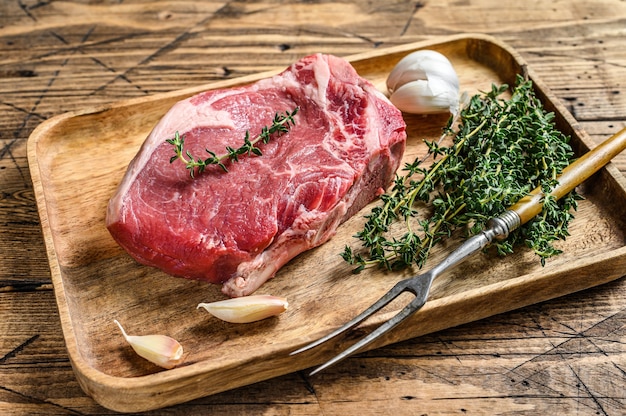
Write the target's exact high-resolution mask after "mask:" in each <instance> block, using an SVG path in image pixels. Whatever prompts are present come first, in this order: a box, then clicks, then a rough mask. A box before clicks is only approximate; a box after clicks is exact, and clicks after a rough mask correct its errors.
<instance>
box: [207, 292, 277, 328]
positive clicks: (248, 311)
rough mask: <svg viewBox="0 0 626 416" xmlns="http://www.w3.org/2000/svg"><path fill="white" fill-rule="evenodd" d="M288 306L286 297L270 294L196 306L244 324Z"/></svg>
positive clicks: (222, 318)
mask: <svg viewBox="0 0 626 416" xmlns="http://www.w3.org/2000/svg"><path fill="white" fill-rule="evenodd" d="M288 306H289V303H288V302H287V300H286V299H284V298H279V297H276V296H270V295H251V296H242V297H239V298H232V299H226V300H220V301H217V302H211V303H200V304H198V308H204V309H206V310H207V311H208V312H209V313H210V314H211V315H213V316H215V317H216V318H219V319H221V320H223V321H226V322H231V323H235V324H245V323H249V322H255V321H260V320H261V319H265V318H269V317H271V316H276V315H280V314H281V313H283V312H285V311H286V310H287V307H288Z"/></svg>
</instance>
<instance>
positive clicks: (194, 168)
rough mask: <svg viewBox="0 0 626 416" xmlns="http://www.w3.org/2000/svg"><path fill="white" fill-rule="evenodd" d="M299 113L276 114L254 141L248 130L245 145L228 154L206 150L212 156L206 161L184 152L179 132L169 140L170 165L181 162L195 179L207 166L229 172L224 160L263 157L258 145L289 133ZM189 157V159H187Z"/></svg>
mask: <svg viewBox="0 0 626 416" xmlns="http://www.w3.org/2000/svg"><path fill="white" fill-rule="evenodd" d="M297 113H298V107H296V108H294V110H293V111H292V112H289V111H285V113H284V114H280V113H276V114H275V115H274V120H273V121H272V124H271V125H270V126H269V127H268V126H263V128H262V129H261V133H259V135H258V136H256V137H255V138H254V139H250V132H249V131H247V130H246V133H245V136H244V139H243V140H244V141H243V145H242V146H241V147H239V148H237V149H235V148H233V147H230V146H227V147H226V153H224V154H221V155H217V154H216V153H215V152H212V151H211V150H209V149H205V150H206V152H207V153H208V154H209V155H210V156H209V157H208V158H206V159H202V158H200V157H198V158H195V157H194V156H192V155H191V152H190V151H189V150H186V151H185V150H183V148H184V146H185V138H184V136H180V134H179V133H178V132H176V133H175V134H174V138H173V139H167V140H166V141H167V143H169V144H171V145H172V146H174V153H175V154H174V156H172V157H171V158H170V163H174V162H175V161H176V160H181V161H182V162H183V163H184V164H185V166H186V168H187V169H189V175H190V176H191V177H192V178H193V177H195V175H196V173H198V174H200V173H202V172H204V170H205V169H206V168H207V166H210V165H217V166H219V167H220V168H222V169H223V170H224V172H228V169H227V168H226V165H225V164H224V160H230V161H232V162H238V161H239V156H242V155H245V154H247V155H248V156H250V155H251V154H253V155H255V156H261V155H262V154H263V153H262V152H261V149H259V148H258V147H257V146H256V145H257V143H259V142H263V143H265V144H267V143H269V141H270V139H271V138H272V137H273V136H274V135H280V134H283V133H286V132H288V131H289V129H290V128H291V127H292V126H294V125H295V124H296V122H295V120H294V116H295V115H296V114H297ZM185 155H187V157H188V158H189V159H187V158H185Z"/></svg>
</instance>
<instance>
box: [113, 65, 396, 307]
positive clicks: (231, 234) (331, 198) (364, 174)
mask: <svg viewBox="0 0 626 416" xmlns="http://www.w3.org/2000/svg"><path fill="white" fill-rule="evenodd" d="M296 107H297V108H299V111H298V113H297V115H296V116H295V121H296V124H295V126H293V127H292V128H291V129H290V130H289V132H288V133H286V134H284V135H281V136H280V137H278V138H275V139H273V140H271V141H270V142H269V143H267V144H260V145H259V147H260V148H261V150H262V152H263V155H262V156H242V157H241V158H240V161H239V162H237V163H234V162H227V167H228V172H227V173H226V172H223V171H222V170H221V169H220V168H218V167H217V166H212V167H209V168H208V169H207V170H206V171H205V172H203V173H201V174H198V175H196V176H195V178H191V177H190V175H189V171H188V170H187V169H185V166H184V164H183V163H179V162H175V163H172V164H170V162H169V160H170V157H171V156H172V155H173V147H172V145H170V144H168V143H166V139H169V138H172V137H173V136H174V133H175V132H177V131H178V132H179V133H180V134H181V135H182V136H184V138H185V148H186V149H188V150H190V151H191V153H192V154H193V155H194V156H198V155H204V156H202V157H208V156H207V154H206V152H205V149H209V150H213V151H215V152H216V153H218V154H220V153H223V149H224V148H225V147H226V146H231V147H233V148H237V147H240V146H241V144H242V143H243V137H244V134H245V132H246V131H249V132H250V134H251V137H254V136H255V135H256V134H258V133H259V132H260V131H261V128H262V127H263V126H266V125H268V124H271V121H272V119H273V117H274V115H275V114H276V113H277V112H280V113H283V112H284V111H292V110H293V109H294V108H296ZM405 141H406V132H405V123H404V121H403V119H402V115H401V113H400V112H399V111H398V110H397V109H396V108H395V107H394V106H392V105H391V103H390V102H389V101H388V100H387V98H386V97H385V96H384V95H383V94H382V93H380V92H379V91H377V90H376V88H375V87H374V86H373V85H372V84H371V83H370V82H369V81H367V80H365V79H363V78H361V77H360V76H359V75H358V74H357V73H356V71H355V70H354V68H353V67H352V66H351V65H350V64H349V63H348V62H346V61H345V60H343V59H340V58H337V57H334V56H331V55H322V54H317V55H311V56H308V57H305V58H303V59H301V60H300V61H298V62H296V63H294V64H293V65H291V66H290V67H289V68H287V69H286V70H285V71H284V72H282V73H281V74H279V75H276V76H274V77H271V78H267V79H264V80H261V81H258V82H256V83H254V84H251V85H247V86H243V87H237V88H230V89H222V90H210V91H207V92H203V93H200V94H198V95H196V96H194V97H191V98H189V99H186V100H183V101H181V102H179V103H177V104H175V105H174V106H173V107H172V108H171V109H170V111H169V112H168V113H167V114H166V115H165V116H164V117H163V118H162V119H161V120H160V122H159V123H158V124H157V125H156V126H155V128H154V129H153V131H152V132H151V133H150V135H149V136H148V138H147V139H146V141H145V142H144V144H143V145H142V147H141V149H140V151H139V153H138V154H137V155H136V156H135V158H134V159H133V160H132V161H131V163H130V165H129V167H128V170H127V172H126V174H125V176H124V178H123V180H122V182H121V183H120V185H119V188H118V190H117V192H116V194H115V195H114V196H113V197H112V198H111V200H110V202H109V206H108V210H107V227H108V229H109V231H110V233H111V235H112V236H113V237H114V239H115V240H116V241H117V242H118V243H119V244H120V245H121V246H122V247H123V248H124V249H125V250H126V251H127V252H128V253H129V254H130V255H131V256H132V257H133V258H135V259H136V260H137V261H139V262H140V263H142V264H146V265H150V266H154V267H158V268H159V269H161V270H163V271H165V272H167V273H169V274H171V275H174V276H180V277H185V278H190V279H202V280H207V281H209V282H213V283H223V284H224V286H223V291H224V293H226V294H228V295H229V296H243V295H248V294H250V293H252V292H253V291H255V290H256V289H257V288H258V287H259V286H261V285H262V284H263V283H264V282H265V281H266V280H267V279H269V278H271V277H273V276H274V274H275V273H276V271H277V270H278V269H279V268H280V267H282V266H283V265H284V264H285V263H287V262H288V261H289V260H290V259H292V258H293V257H295V256H296V255H298V254H299V253H301V252H303V251H305V250H308V249H310V248H313V247H316V246H318V245H320V244H322V243H324V242H325V241H327V240H328V239H329V238H331V237H332V236H333V235H334V234H335V232H336V229H337V227H338V226H339V225H340V224H341V223H342V222H343V221H344V220H346V219H347V218H349V217H350V216H352V215H354V214H355V213H356V212H357V211H358V210H360V209H361V208H362V207H363V206H365V205H366V204H367V203H369V202H370V201H372V200H373V199H374V198H375V197H376V196H377V195H378V194H379V193H380V192H381V189H382V188H384V187H386V186H388V185H389V183H390V181H391V180H392V179H393V176H394V173H395V171H396V169H397V168H398V166H399V164H400V160H401V157H402V154H403V152H404V147H405Z"/></svg>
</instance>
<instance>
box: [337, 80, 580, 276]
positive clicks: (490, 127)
mask: <svg viewBox="0 0 626 416" xmlns="http://www.w3.org/2000/svg"><path fill="white" fill-rule="evenodd" d="M508 89H509V86H508V85H501V86H496V85H493V86H492V88H491V91H488V92H484V93H481V94H477V95H475V96H473V97H472V98H471V99H470V100H469V102H468V103H467V105H465V106H464V107H463V108H462V110H461V112H460V115H459V119H458V126H453V124H454V123H453V119H450V121H449V123H448V125H447V126H446V127H445V128H444V135H447V136H450V137H451V138H452V145H450V146H449V147H446V146H442V145H441V144H440V142H435V141H433V142H428V141H426V145H427V147H428V156H430V158H432V164H431V165H430V166H428V167H424V166H422V165H423V162H424V160H425V159H427V158H422V159H416V160H415V161H414V162H413V163H407V164H406V165H405V166H404V172H405V173H404V174H403V175H396V178H395V181H394V182H393V184H392V187H391V189H389V191H388V192H387V193H385V194H383V195H382V196H381V201H380V203H379V204H378V205H376V206H375V207H374V208H373V209H372V210H371V212H370V213H369V215H367V216H366V222H365V225H364V226H363V229H362V230H361V231H359V232H358V233H357V234H356V236H355V237H357V238H358V239H359V240H360V241H361V243H362V246H363V249H362V250H358V251H357V250H353V249H352V248H351V247H350V246H346V247H345V249H344V252H343V253H342V257H343V258H344V260H346V261H347V262H349V263H350V264H353V265H356V266H357V267H356V269H355V272H359V271H361V270H362V269H363V268H365V267H368V266H373V265H379V266H382V267H385V268H388V269H399V268H404V267H407V266H409V265H412V264H415V265H416V266H418V267H420V268H421V267H422V266H423V265H424V264H425V262H426V261H427V259H428V256H429V253H430V251H431V249H432V248H433V247H434V246H435V245H437V244H438V243H440V242H441V241H442V240H443V239H445V238H449V237H450V236H451V235H452V234H453V233H454V232H455V231H457V230H462V232H463V233H464V234H465V235H468V236H469V235H474V234H476V233H478V232H480V231H481V230H482V229H483V228H484V227H485V225H486V223H487V221H488V220H489V219H490V218H492V217H494V216H497V215H500V214H502V213H503V212H504V211H505V210H506V209H507V207H509V206H510V205H512V204H513V203H515V202H516V201H517V200H519V199H520V198H521V197H522V196H524V195H526V194H527V193H528V192H529V191H531V190H532V189H534V188H535V187H537V186H540V185H541V186H542V188H543V189H544V192H546V193H547V194H548V196H547V197H546V198H545V203H544V209H543V211H542V213H541V214H540V215H538V216H537V217H536V218H535V219H533V220H532V221H530V222H528V223H527V224H525V225H523V226H522V227H520V228H519V229H518V230H516V231H514V232H513V233H511V235H510V236H509V238H508V239H507V240H505V241H502V242H496V243H493V244H492V246H494V247H495V250H496V251H497V253H498V254H500V255H505V254H509V253H512V252H513V247H514V246H515V245H516V244H518V243H522V242H523V243H525V244H526V245H527V246H528V247H530V248H532V249H533V250H534V252H535V253H536V254H537V255H538V256H539V257H540V260H541V263H542V265H543V264H545V260H546V259H547V258H549V257H551V256H554V255H556V254H559V253H560V250H558V249H557V248H555V247H554V246H553V244H552V243H553V242H554V241H555V240H558V239H564V238H565V237H566V236H567V235H569V234H568V231H567V228H568V224H569V222H570V221H571V219H572V218H573V215H572V214H571V210H572V209H576V207H577V202H576V201H577V200H578V199H580V196H579V195H578V194H577V193H576V192H571V193H570V194H569V195H567V196H565V197H563V198H562V199H561V200H559V201H555V200H554V198H552V197H550V195H549V192H550V189H552V187H553V186H554V185H555V184H556V177H557V175H558V174H559V173H560V172H561V171H562V170H563V168H565V167H566V166H567V165H568V164H569V163H570V159H571V158H572V157H573V152H572V149H571V147H570V145H569V137H566V136H565V135H563V134H562V133H561V132H560V131H559V130H557V129H556V127H555V126H554V123H553V119H554V114H553V113H549V112H546V111H545V110H544V109H543V106H542V104H541V102H540V101H539V100H538V99H537V98H536V97H535V95H534V92H533V89H532V82H531V81H527V80H524V79H523V78H522V77H520V76H518V77H517V80H516V86H515V87H514V88H513V89H512V91H511V97H510V99H503V98H501V95H502V94H503V93H504V92H506V91H507V90H508ZM398 228H400V229H401V230H400V231H399V230H398ZM401 233H403V234H402V236H399V235H400V234H401Z"/></svg>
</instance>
